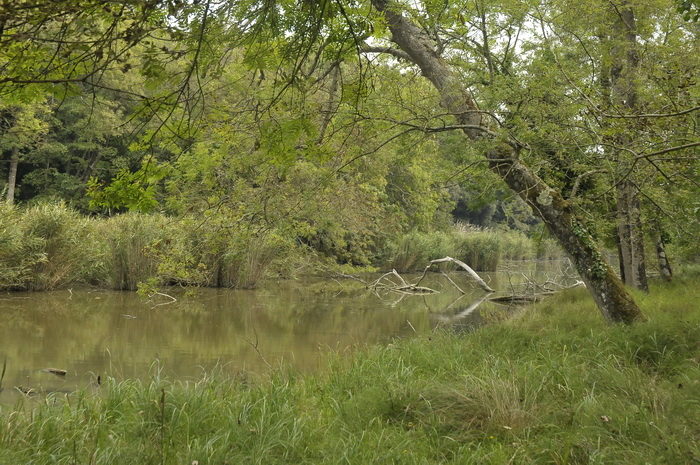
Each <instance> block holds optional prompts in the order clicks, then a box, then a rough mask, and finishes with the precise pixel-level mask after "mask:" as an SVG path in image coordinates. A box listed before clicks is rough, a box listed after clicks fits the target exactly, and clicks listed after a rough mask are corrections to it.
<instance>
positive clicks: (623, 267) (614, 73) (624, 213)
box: [610, 0, 649, 292]
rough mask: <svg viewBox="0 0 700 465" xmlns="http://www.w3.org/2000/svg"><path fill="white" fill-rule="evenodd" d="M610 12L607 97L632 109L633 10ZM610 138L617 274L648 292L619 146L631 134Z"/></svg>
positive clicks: (635, 66)
mask: <svg viewBox="0 0 700 465" xmlns="http://www.w3.org/2000/svg"><path fill="white" fill-rule="evenodd" d="M612 14H613V15H615V21H614V27H613V28H612V37H611V39H610V40H611V41H612V46H611V48H610V61H611V67H610V100H611V104H612V106H613V107H618V108H622V109H624V111H625V112H628V113H634V112H635V111H637V106H638V104H637V101H638V91H637V74H638V71H639V53H638V46H637V34H636V21H635V16H634V11H633V10H632V7H631V6H630V5H629V3H628V2H627V0H622V2H621V3H620V5H619V7H617V8H614V9H613V13H612ZM613 141H614V145H615V146H617V147H620V148H617V149H615V150H616V152H617V153H614V154H613V155H614V158H616V159H617V161H618V166H619V168H618V169H619V171H620V172H621V173H620V174H621V180H620V181H618V182H617V184H616V186H615V189H616V210H617V234H618V244H619V246H620V275H621V276H622V279H623V281H624V283H625V284H627V285H629V286H633V287H636V288H637V289H641V290H643V291H645V292H649V284H648V282H647V277H646V262H645V260H644V233H643V230H642V217H641V209H640V207H639V191H638V189H637V187H636V186H635V185H634V182H633V178H634V175H635V173H634V171H633V170H632V168H630V167H629V166H628V164H627V163H625V162H624V158H625V157H624V154H622V153H621V152H622V150H621V148H623V147H628V146H630V145H631V143H632V137H631V136H630V134H629V131H628V130H626V128H622V129H618V134H617V135H615V136H613Z"/></svg>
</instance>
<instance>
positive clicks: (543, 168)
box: [0, 0, 700, 287]
mask: <svg viewBox="0 0 700 465" xmlns="http://www.w3.org/2000/svg"><path fill="white" fill-rule="evenodd" d="M385 3H386V2H379V1H375V2H374V3H372V2H369V3H367V2H350V3H348V4H347V5H345V6H343V5H340V4H336V3H333V2H330V1H322V2H305V1H300V2H239V1H208V2H192V3H188V2H174V1H167V2H158V1H153V2H111V1H92V0H90V1H87V0H86V1H81V2H52V3H51V5H50V7H46V8H39V7H38V6H37V5H34V4H32V3H29V2H27V3H26V4H24V7H23V8H21V9H20V11H21V14H20V15H16V14H14V13H12V12H11V11H10V10H9V9H8V8H7V7H5V6H3V7H2V9H0V25H1V28H0V33H1V37H0V43H1V44H2V45H3V47H2V49H1V51H0V69H1V70H2V74H1V75H0V150H1V151H2V160H1V161H2V163H0V179H2V181H0V182H2V184H0V186H3V187H2V188H3V192H4V193H5V195H6V197H7V199H8V201H9V202H20V203H24V204H27V205H33V204H38V203H40V202H43V201H46V200H62V201H65V202H66V203H67V204H68V205H70V206H71V207H72V208H75V209H77V210H78V211H80V212H82V213H89V214H92V215H114V214H117V213H122V212H125V211H134V212H141V213H144V214H152V213H154V212H160V213H162V214H165V215H167V216H169V217H171V218H173V219H180V220H177V221H182V222H183V223H188V222H191V223H192V224H205V223H206V228H207V230H209V231H212V233H211V234H212V237H209V236H208V235H207V234H205V235H204V236H205V237H204V238H203V239H202V243H203V244H204V243H206V246H204V245H202V246H201V247H204V248H206V247H209V248H210V249H209V250H207V251H206V253H208V254H211V255H215V256H216V255H217V254H224V255H225V254H226V253H227V252H226V251H230V250H234V249H235V250H241V248H242V246H241V244H261V243H265V244H267V243H273V244H278V245H276V246H274V247H273V250H275V252H274V254H276V253H278V252H279V253H282V252H281V250H282V249H283V250H292V249H296V250H298V249H299V248H305V250H308V251H309V253H311V254H317V255H318V256H319V257H323V258H324V259H328V260H329V261H331V262H334V263H337V264H346V265H352V266H367V265H374V266H378V265H381V264H382V261H383V260H385V259H386V254H387V250H388V249H391V248H392V247H394V248H396V247H398V246H397V244H399V243H400V242H401V240H402V239H401V238H402V237H407V236H406V234H409V233H411V234H422V233H430V232H433V231H446V230H447V229H448V228H449V227H450V223H451V222H452V220H453V219H455V218H457V219H459V220H462V221H464V220H467V221H471V222H474V223H476V224H478V225H481V226H494V225H498V224H500V225H501V227H505V226H506V225H507V227H509V228H511V229H516V230H519V231H522V232H524V233H525V234H528V235H529V236H530V237H531V238H534V239H535V240H539V237H540V236H541V235H542V227H541V226H540V225H539V224H538V221H537V220H535V219H534V218H533V216H532V215H531V214H530V212H528V211H527V210H526V209H525V208H524V207H523V203H522V202H521V201H519V200H516V199H514V193H513V192H509V191H508V190H507V189H505V188H504V185H503V183H502V181H501V180H499V179H498V178H497V177H496V176H494V175H493V174H492V173H489V172H487V171H486V166H485V163H483V160H482V159H481V158H480V156H481V154H482V153H484V152H485V151H487V150H489V149H490V148H491V147H493V144H494V143H498V142H499V141H502V140H508V141H509V143H511V144H515V145H517V146H518V147H520V149H519V150H520V152H521V153H520V157H521V159H522V161H523V162H524V163H527V164H528V166H530V167H532V169H533V172H535V173H536V174H537V175H538V176H540V178H541V179H543V180H544V181H546V182H547V183H548V185H549V186H551V187H552V188H553V189H556V190H557V191H558V192H561V193H562V195H563V197H564V198H565V199H566V200H567V201H568V202H569V203H570V205H571V206H572V208H573V209H574V210H575V211H576V214H577V215H579V217H580V218H583V219H584V220H585V223H586V224H583V223H580V226H581V228H584V227H585V229H582V231H585V232H586V234H588V233H589V232H590V233H591V234H592V236H593V238H594V239H595V240H597V241H600V242H601V243H604V244H606V245H607V246H609V247H615V246H616V245H615V244H616V243H618V244H621V247H623V248H624V247H625V245H626V239H627V238H628V237H627V236H626V235H625V234H630V235H631V237H632V238H634V237H635V236H634V234H635V231H634V230H635V228H636V229H639V231H638V233H639V234H641V233H644V234H646V236H647V237H648V241H650V240H652V239H657V238H662V239H663V240H664V242H666V243H668V242H672V243H673V244H674V245H675V246H676V247H675V249H674V252H676V253H679V254H681V256H680V257H679V256H678V255H676V257H674V259H676V260H678V259H688V260H692V259H695V258H696V257H697V255H698V249H697V246H696V244H695V241H694V240H693V237H694V236H695V235H696V234H697V231H698V228H699V227H700V225H699V224H698V209H699V208H700V205H699V204H698V201H697V198H698V196H697V191H698V182H699V181H700V179H698V167H697V166H698V165H697V160H696V159H697V150H698V146H699V145H700V142H698V140H699V139H698V125H697V121H696V120H697V113H698V108H700V103H699V99H700V93H699V92H698V84H697V82H696V79H695V73H694V72H693V70H694V69H695V68H696V67H697V57H698V56H700V53H698V43H699V41H698V40H697V37H698V27H697V24H696V23H693V22H692V21H688V19H692V18H688V17H687V15H686V17H685V18H684V17H683V15H682V14H681V13H680V12H679V8H680V10H683V11H685V12H686V13H688V12H689V11H693V10H692V4H688V5H686V4H684V5H685V6H683V5H681V6H680V7H679V5H677V4H674V3H672V2H670V1H666V0H645V1H644V2H641V3H640V2H637V3H635V4H634V5H631V4H629V3H628V2H620V4H619V5H612V4H610V5H608V4H601V3H599V2H584V3H580V2H576V3H575V4H574V3H570V2H566V1H561V0H557V1H551V2H548V3H547V4H543V5H540V6H534V5H531V4H528V3H522V2H521V3H516V2H503V1H500V0H480V1H477V2H452V3H450V4H449V5H445V4H441V3H435V2H425V4H424V5H422V6H421V7H418V5H411V6H410V7H409V6H406V5H404V7H405V8H402V10H403V14H404V15H405V17H406V18H409V19H411V20H413V21H415V22H416V23H417V24H419V25H420V27H421V28H422V30H423V31H424V32H426V33H428V34H429V35H430V37H434V38H435V40H436V44H437V49H436V50H435V53H437V54H439V55H441V57H442V59H443V60H444V61H445V62H446V63H448V64H449V66H451V67H452V69H454V70H455V72H456V73H457V74H458V76H459V78H460V79H461V80H462V81H463V83H464V86H465V88H469V89H470V92H471V93H472V98H473V99H474V100H475V101H476V102H477V103H478V104H479V106H480V107H481V108H483V109H484V110H483V112H484V116H483V118H484V119H483V121H486V122H485V123H483V124H484V128H487V129H483V128H482V129H480V130H481V131H486V132H487V133H489V134H493V135H494V136H493V138H491V139H488V138H484V139H481V140H475V141H471V142H468V141H467V140H466V138H465V136H464V134H458V133H456V132H454V131H453V130H454V129H460V124H458V123H457V121H456V119H455V116H454V115H450V114H449V111H447V110H448V109H447V108H446V107H445V102H444V95H443V96H441V95H440V93H439V92H436V89H435V88H433V87H431V85H430V83H429V82H427V81H426V80H425V79H424V78H423V77H421V75H420V73H419V70H418V69H417V68H416V67H415V66H413V65H412V64H411V63H410V62H409V61H407V60H406V55H405V53H402V51H401V50H399V49H398V48H394V46H395V45H396V44H394V43H392V42H391V40H389V39H390V36H389V31H388V30H387V27H386V26H387V24H386V18H385V17H384V16H383V14H382V13H381V9H382V8H383V6H382V5H385ZM630 14H632V15H633V16H631V18H632V19H631V20H630ZM691 16H692V14H691ZM620 18H622V19H620ZM625 18H627V19H625ZM621 20H622V21H623V22H622V23H620V21H621ZM625 28H627V29H625ZM625 30H626V31H627V32H625ZM467 131H468V130H467ZM515 194H518V192H515ZM520 194H522V193H520ZM544 200H546V199H544ZM637 211H638V212H639V213H637ZM621 214H624V215H627V216H621ZM144 218H145V217H144ZM640 218H643V221H640ZM6 221H10V220H9V219H7V220H6ZM620 223H624V224H626V225H627V226H629V228H628V229H630V230H631V231H632V232H629V233H628V232H625V230H624V228H623V229H621V228H620ZM8 224H9V223H8ZM616 228H617V229H616ZM657 243H658V241H657ZM164 244H166V243H164V242H160V243H159V245H158V247H160V249H159V250H160V251H161V252H160V253H162V254H163V255H170V256H171V259H172V261H173V262H177V263H179V264H180V265H178V266H185V267H187V266H189V265H188V263H190V262H192V263H195V262H196V263H202V264H205V265H206V264H207V261H206V260H203V259H201V258H191V257H180V258H178V259H173V258H172V257H176V256H178V253H179V252H178V249H177V246H176V245H172V249H170V248H169V247H170V244H171V243H167V244H168V245H164ZM280 244H283V245H280ZM650 244H651V243H650V242H649V243H648V244H647V248H646V250H647V251H646V254H647V255H650V250H652V251H653V250H654V249H653V248H652V247H650ZM145 245H146V244H145ZM148 246H149V247H152V246H153V244H148ZM243 248H244V247H243ZM252 248H255V246H254V245H253V246H252ZM280 248H281V249H280ZM195 249H196V250H199V249H198V248H195ZM198 253H204V252H201V251H200V252H198ZM643 255H644V252H642V256H643ZM27 260H28V261H30V262H31V261H32V260H33V259H32V258H31V256H28V257H27ZM384 263H386V261H384ZM195 265H196V264H195ZM173 266H174V267H175V268H177V266H176V265H173ZM624 271H625V270H623V272H624ZM627 272H628V274H629V273H630V270H629V269H628V270H627ZM214 281H215V282H219V283H221V282H223V281H221V280H220V279H216V280H214ZM224 281H226V280H224ZM233 281H235V280H233ZM227 282H231V281H227ZM20 287H21V286H20ZM127 287H132V286H131V285H129V286H127Z"/></svg>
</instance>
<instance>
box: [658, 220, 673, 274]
mask: <svg viewBox="0 0 700 465" xmlns="http://www.w3.org/2000/svg"><path fill="white" fill-rule="evenodd" d="M655 236H656V237H655V238H654V242H655V243H656V257H657V259H658V261H659V273H661V278H662V279H663V280H664V281H671V277H672V276H673V270H671V263H669V261H668V255H666V245H665V244H664V239H663V236H662V235H661V228H660V226H659V225H658V224H657V225H656V229H655Z"/></svg>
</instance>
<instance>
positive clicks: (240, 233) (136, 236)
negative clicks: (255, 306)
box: [0, 203, 294, 290]
mask: <svg viewBox="0 0 700 465" xmlns="http://www.w3.org/2000/svg"><path fill="white" fill-rule="evenodd" d="M225 221H226V219H225V218H220V219H218V220H216V221H214V220H212V221H202V220H195V219H193V218H169V217H167V216H165V215H160V214H152V215H146V214H140V213H128V214H123V215H117V216H113V217H110V218H101V219H92V218H87V217H84V216H81V215H79V214H78V213H77V212H75V211H73V210H71V209H69V208H67V207H66V206H65V205H63V204H50V203H45V204H40V205H37V206H34V207H30V208H26V209H20V208H16V207H11V206H7V205H5V204H2V205H0V289H14V290H47V289H55V288H58V287H62V286H68V285H72V284H80V283H82V284H94V285H99V286H106V287H110V288H113V289H124V290H136V289H138V288H139V286H140V285H142V284H144V283H147V284H148V287H154V286H155V287H157V286H162V285H172V284H184V285H195V286H225V287H239V288H253V287H255V286H257V284H258V283H259V282H260V280H262V279H263V278H264V277H265V275H266V273H267V272H268V270H269V269H270V268H271V267H273V266H274V265H275V264H276V263H278V262H283V261H284V260H285V259H288V258H289V256H290V255H291V254H292V253H294V251H293V250H292V247H291V246H290V244H289V242H288V241H285V240H283V239H282V238H281V237H279V236H277V235H275V234H274V232H271V231H265V232H264V233H257V234H255V233H251V232H250V231H248V230H247V229H246V228H245V227H241V226H240V225H238V227H230V226H228V227H223V226H222V223H225Z"/></svg>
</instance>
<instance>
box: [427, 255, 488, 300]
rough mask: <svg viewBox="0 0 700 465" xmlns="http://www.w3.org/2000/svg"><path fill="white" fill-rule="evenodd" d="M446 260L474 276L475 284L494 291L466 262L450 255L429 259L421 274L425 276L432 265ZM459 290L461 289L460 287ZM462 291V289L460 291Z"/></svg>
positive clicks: (485, 289)
mask: <svg viewBox="0 0 700 465" xmlns="http://www.w3.org/2000/svg"><path fill="white" fill-rule="evenodd" d="M447 262H452V263H454V264H455V265H458V266H459V267H461V268H462V269H463V270H465V271H466V272H467V273H469V275H470V276H471V277H472V278H474V280H475V281H476V282H477V284H478V285H479V286H480V287H481V288H482V289H483V290H484V291H486V292H496V291H494V290H493V289H491V288H490V287H489V285H488V284H486V282H485V281H484V280H483V279H481V276H479V275H478V274H476V271H474V270H472V269H471V268H470V267H469V265H467V264H466V263H464V262H463V261H461V260H457V259H456V258H452V257H445V258H438V259H436V260H431V261H430V265H428V266H426V267H425V270H423V276H425V273H426V272H427V271H428V270H429V269H430V268H431V267H432V266H433V265H437V264H439V263H447ZM443 274H444V273H443ZM445 276H447V275H445ZM421 279H423V278H422V277H421ZM448 279H449V278H448ZM418 282H420V280H419V281H418ZM450 282H452V280H451V279H450ZM452 284H454V282H452ZM454 285H455V287H457V285H456V284H454ZM457 289H459V287H457ZM460 291H461V289H460ZM462 293H464V291H462Z"/></svg>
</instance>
